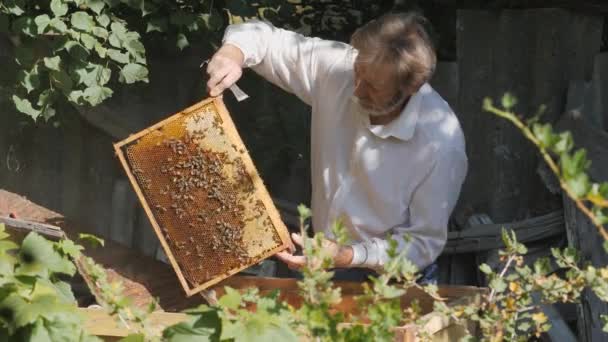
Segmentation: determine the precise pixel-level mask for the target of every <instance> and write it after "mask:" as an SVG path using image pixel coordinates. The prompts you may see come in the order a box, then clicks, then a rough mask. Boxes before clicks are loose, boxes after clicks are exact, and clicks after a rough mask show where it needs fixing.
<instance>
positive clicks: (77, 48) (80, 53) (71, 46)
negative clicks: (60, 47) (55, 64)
mask: <svg viewBox="0 0 608 342" xmlns="http://www.w3.org/2000/svg"><path fill="white" fill-rule="evenodd" d="M64 47H65V49H66V50H67V51H68V53H69V54H70V56H72V57H74V58H76V59H78V60H81V61H87V60H88V58H89V50H87V49H86V48H85V47H84V46H82V44H80V43H78V42H77V41H74V40H69V41H67V42H66V43H65V45H64Z"/></svg>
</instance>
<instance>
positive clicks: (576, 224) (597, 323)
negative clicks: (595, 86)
mask: <svg viewBox="0 0 608 342" xmlns="http://www.w3.org/2000/svg"><path fill="white" fill-rule="evenodd" d="M573 114H574V113H567V114H566V115H565V116H564V118H563V119H562V120H560V122H559V123H558V125H557V129H558V130H569V131H570V132H571V133H572V136H573V138H574V143H575V147H576V148H581V147H582V148H585V149H586V150H587V158H588V159H589V160H591V161H592V163H591V167H590V170H589V175H590V176H591V178H592V179H593V180H594V181H596V182H602V181H608V133H605V132H603V131H602V130H600V129H598V128H597V125H591V124H589V123H588V121H587V120H586V118H585V116H584V115H581V114H580V113H579V114H574V115H573ZM563 201H564V214H565V220H566V232H567V234H568V241H569V244H570V246H572V247H574V248H576V249H577V250H578V251H580V254H581V258H582V260H583V262H590V263H591V264H592V265H594V266H596V267H599V266H606V265H608V255H606V252H605V251H604V248H603V246H602V244H603V239H602V238H601V237H600V236H599V234H598V232H597V228H596V227H595V226H594V225H593V224H592V223H591V222H590V221H589V219H588V218H587V217H586V216H585V215H584V214H583V213H582V212H581V211H580V210H579V209H578V208H577V207H576V205H575V204H574V202H573V201H571V200H570V199H569V198H568V197H567V196H565V195H564V197H563ZM577 310H578V330H579V339H580V340H581V341H594V342H595V341H608V334H606V333H605V332H603V331H602V327H603V323H602V320H601V318H600V316H601V315H606V314H608V303H605V302H603V301H601V300H600V299H598V298H597V296H596V295H595V294H594V293H592V292H591V291H589V290H585V291H584V292H583V294H582V295H581V304H580V305H579V306H578V309H577Z"/></svg>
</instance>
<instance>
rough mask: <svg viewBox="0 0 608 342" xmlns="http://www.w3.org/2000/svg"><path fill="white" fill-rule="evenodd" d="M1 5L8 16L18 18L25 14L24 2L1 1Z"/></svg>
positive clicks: (19, 0) (20, 0)
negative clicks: (6, 10) (11, 15)
mask: <svg viewBox="0 0 608 342" xmlns="http://www.w3.org/2000/svg"><path fill="white" fill-rule="evenodd" d="M3 5H4V7H5V8H6V9H8V12H9V13H10V14H13V15H16V16H20V15H22V14H23V13H25V10H24V8H25V2H24V1H23V0H8V1H3Z"/></svg>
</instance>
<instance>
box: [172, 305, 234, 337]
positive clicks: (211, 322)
mask: <svg viewBox="0 0 608 342" xmlns="http://www.w3.org/2000/svg"><path fill="white" fill-rule="evenodd" d="M186 312H187V313H189V314H190V315H193V316H192V318H190V319H189V320H188V321H187V322H183V323H179V324H175V325H173V326H170V327H167V328H166V329H165V330H164V331H163V337H164V338H165V339H166V341H167V342H187V341H192V342H198V341H201V342H203V341H219V336H220V334H221V329H222V322H221V320H220V318H219V315H218V310H217V309H216V308H210V307H208V306H206V305H201V306H199V307H198V308H196V309H190V310H187V311H186Z"/></svg>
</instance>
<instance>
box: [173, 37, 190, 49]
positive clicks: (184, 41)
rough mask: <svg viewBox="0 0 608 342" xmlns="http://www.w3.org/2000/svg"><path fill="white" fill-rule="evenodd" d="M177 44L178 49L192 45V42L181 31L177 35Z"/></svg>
mask: <svg viewBox="0 0 608 342" xmlns="http://www.w3.org/2000/svg"><path fill="white" fill-rule="evenodd" d="M175 45H176V46H177V48H178V49H180V50H183V49H185V48H187V47H188V46H189V45H190V42H189V41H188V38H187V37H186V35H185V34H183V33H179V34H178V35H177V41H176V43H175Z"/></svg>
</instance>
